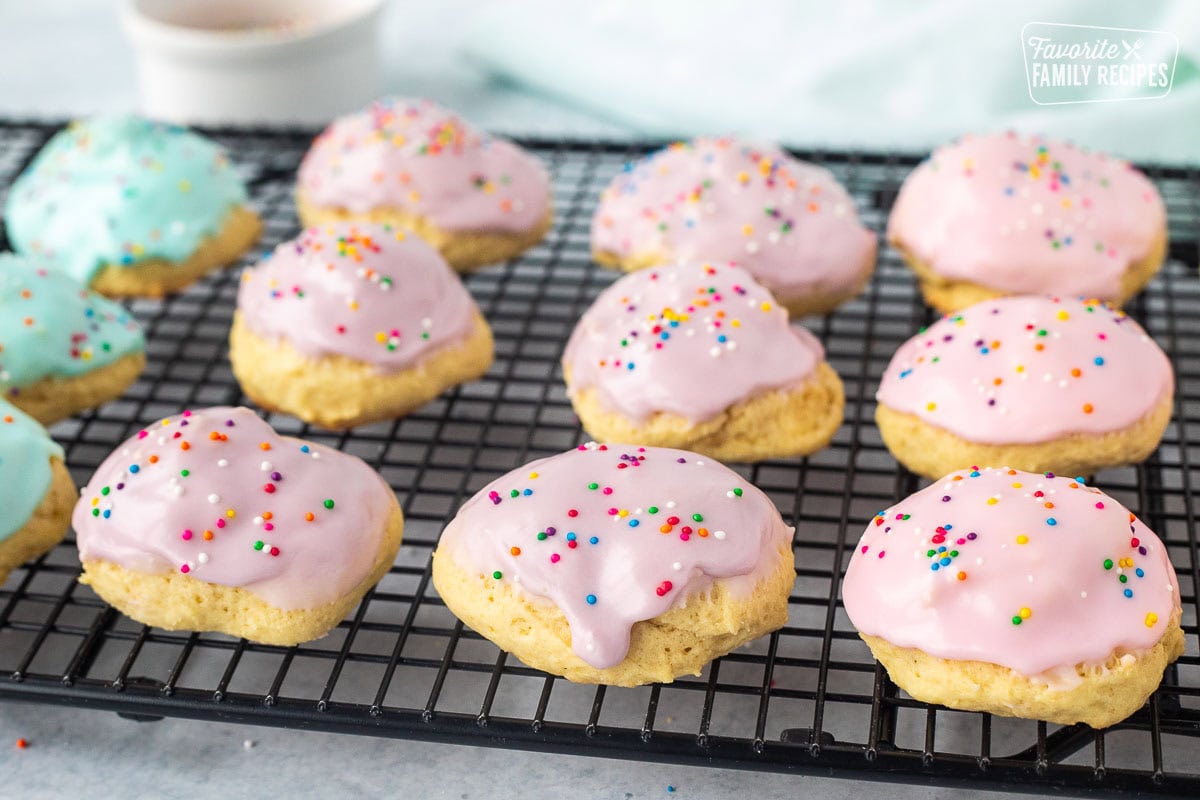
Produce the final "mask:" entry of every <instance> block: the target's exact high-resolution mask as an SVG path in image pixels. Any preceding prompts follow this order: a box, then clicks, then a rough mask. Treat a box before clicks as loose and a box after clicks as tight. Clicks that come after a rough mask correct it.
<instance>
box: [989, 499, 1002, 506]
mask: <svg viewBox="0 0 1200 800" xmlns="http://www.w3.org/2000/svg"><path fill="white" fill-rule="evenodd" d="M999 502H1000V499H999V498H997V497H989V498H988V505H989V506H994V505H996V503H999Z"/></svg>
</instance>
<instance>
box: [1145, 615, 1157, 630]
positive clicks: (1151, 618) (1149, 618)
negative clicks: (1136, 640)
mask: <svg viewBox="0 0 1200 800" xmlns="http://www.w3.org/2000/svg"><path fill="white" fill-rule="evenodd" d="M1156 622H1158V614H1155V613H1154V612H1153V611H1148V612H1146V627H1147V628H1153V627H1154V623H1156Z"/></svg>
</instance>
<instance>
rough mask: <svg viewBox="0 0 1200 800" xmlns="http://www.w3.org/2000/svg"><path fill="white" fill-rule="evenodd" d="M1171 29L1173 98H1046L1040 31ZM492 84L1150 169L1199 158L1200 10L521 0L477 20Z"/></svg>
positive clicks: (597, 103)
mask: <svg viewBox="0 0 1200 800" xmlns="http://www.w3.org/2000/svg"><path fill="white" fill-rule="evenodd" d="M1034 21H1037V22H1057V23H1071V24H1084V25H1097V26H1108V27H1124V28H1139V29H1150V30H1161V31H1169V32H1171V33H1174V34H1175V35H1176V36H1177V37H1178V38H1179V40H1180V52H1179V62H1178V67H1177V69H1176V77H1175V84H1174V88H1173V90H1172V91H1171V92H1170V94H1169V95H1168V96H1167V97H1165V98H1162V99H1155V100H1142V101H1134V102H1115V103H1088V104H1079V105H1062V106H1038V105H1035V104H1034V103H1033V102H1032V101H1031V99H1030V97H1029V91H1028V86H1027V83H1026V74H1025V62H1024V57H1023V54H1022V48H1021V29H1022V27H1023V26H1024V25H1025V24H1026V23H1028V22H1034ZM463 47H464V52H465V54H466V56H467V57H468V58H469V59H471V60H472V61H473V62H475V63H476V64H478V65H480V66H481V67H482V68H483V69H485V70H487V71H488V72H490V73H492V74H493V75H495V76H497V77H499V78H503V79H506V80H508V81H511V82H514V83H516V84H518V85H520V86H523V87H526V88H527V89H528V90H530V91H532V92H537V93H543V94H548V95H551V96H554V97H556V98H560V99H562V100H565V101H567V102H570V103H572V104H574V105H577V106H580V107H583V108H586V109H589V110H591V111H593V112H596V113H599V114H601V115H603V116H605V117H607V118H609V119H612V120H615V121H620V122H624V123H626V124H628V125H631V126H632V127H634V128H636V129H637V130H639V131H642V132H644V133H646V134H651V135H659V136H688V135H693V134H697V133H705V132H707V133H723V132H733V133H739V134H744V135H749V136H754V137H758V138H765V139H774V140H777V141H781V142H784V143H787V144H791V145H797V146H817V147H826V148H876V149H878V148H883V149H903V150H927V149H929V148H930V147H932V146H935V145H937V144H940V143H942V142H944V141H947V140H949V139H951V138H954V137H955V136H958V135H960V134H962V133H964V132H966V131H990V130H1001V129H1009V128H1011V129H1016V130H1020V131H1028V132H1041V133H1044V134H1047V135H1049V136H1053V137H1056V138H1066V139H1071V140H1074V141H1076V142H1078V143H1080V144H1082V145H1086V146H1088V147H1091V148H1095V149H1103V150H1108V151H1111V152H1113V153H1116V154H1119V155H1122V156H1125V157H1127V158H1131V159H1134V160H1139V161H1158V162H1200V69H1197V64H1198V63H1200V3H1197V2H1190V1H1185V0H1179V1H1178V2H1159V3H1155V2H1124V3H1118V2H1084V0H1054V1H1053V2H1040V3H1037V4H1033V3H1020V2H1018V3H1004V4H997V3H989V4H987V5H984V4H977V3H965V2H959V0H927V1H926V2H907V3H905V2H885V1H884V0H848V1H845V2H838V3H822V4H815V3H811V4H810V3H797V2H788V0H762V1H760V2H749V3H736V4H735V3H717V2H713V3H708V2H695V0H691V1H690V2H688V1H687V0H658V1H655V0H597V2H595V3H592V4H588V5H587V6H582V5H576V4H570V3H561V2H556V0H521V1H520V2H509V3H505V4H503V5H502V6H494V7H492V8H491V9H489V10H488V11H486V12H483V13H481V14H480V15H479V16H478V17H477V18H476V24H475V26H474V28H473V30H472V31H471V32H470V33H469V34H468V36H467V37H466V39H465V42H464V45H463Z"/></svg>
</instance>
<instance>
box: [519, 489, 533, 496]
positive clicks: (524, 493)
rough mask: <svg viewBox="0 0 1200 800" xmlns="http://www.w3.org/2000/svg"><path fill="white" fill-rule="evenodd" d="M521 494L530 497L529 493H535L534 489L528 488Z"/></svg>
mask: <svg viewBox="0 0 1200 800" xmlns="http://www.w3.org/2000/svg"><path fill="white" fill-rule="evenodd" d="M521 494H523V495H525V496H526V497H529V495H531V494H533V489H526V490H525V491H523V492H521Z"/></svg>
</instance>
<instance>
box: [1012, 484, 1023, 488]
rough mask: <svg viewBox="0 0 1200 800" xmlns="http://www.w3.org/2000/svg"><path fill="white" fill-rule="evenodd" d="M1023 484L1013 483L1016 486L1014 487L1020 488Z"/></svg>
mask: <svg viewBox="0 0 1200 800" xmlns="http://www.w3.org/2000/svg"><path fill="white" fill-rule="evenodd" d="M1023 485H1024V484H1020V483H1014V484H1013V488H1014V489H1020V488H1021V487H1022V486H1023Z"/></svg>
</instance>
